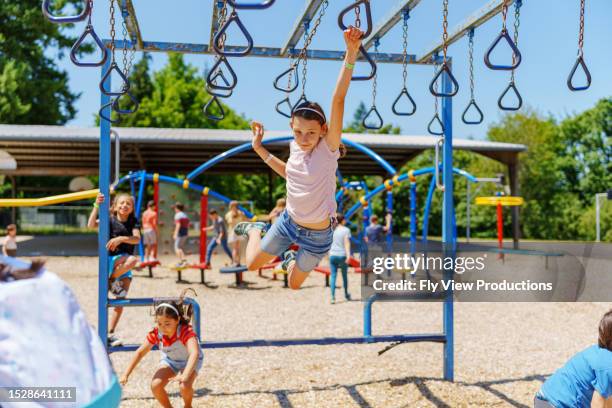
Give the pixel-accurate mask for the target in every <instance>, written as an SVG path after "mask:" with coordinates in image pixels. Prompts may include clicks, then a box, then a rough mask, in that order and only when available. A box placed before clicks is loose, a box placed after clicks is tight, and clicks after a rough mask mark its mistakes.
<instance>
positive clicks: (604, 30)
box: [58, 0, 612, 139]
mask: <svg viewBox="0 0 612 408" xmlns="http://www.w3.org/2000/svg"><path fill="white" fill-rule="evenodd" d="M396 1H397V0H372V8H373V19H374V21H377V20H379V19H380V18H382V17H383V16H384V15H386V14H387V13H388V12H389V9H390V8H391V7H392V6H393V5H394V4H396ZM486 2H487V0H478V1H475V0H463V1H450V5H449V27H450V28H451V29H452V27H454V26H455V25H456V24H458V23H459V22H460V21H462V20H464V19H465V18H466V17H467V16H469V15H470V14H471V13H472V12H474V11H475V10H477V9H478V8H480V7H482V6H483V5H484V4H485V3H486ZM213 3H214V2H213V0H208V1H195V0H182V1H180V2H178V3H177V4H176V5H173V6H172V7H169V6H168V5H169V2H167V1H161V0H134V4H135V8H136V14H137V16H138V20H139V22H140V27H141V31H142V33H143V37H144V39H145V40H150V41H175V42H190V43H206V42H207V41H208V36H209V30H210V20H211V9H212V4H213ZM349 3H350V2H349V1H348V0H331V1H330V6H329V8H328V10H327V14H326V16H325V17H324V19H323V22H322V24H321V27H320V28H319V30H318V33H317V36H316V37H315V39H314V41H313V43H312V46H311V47H312V48H313V49H331V50H341V49H342V47H343V42H342V36H341V32H340V30H339V29H338V27H337V25H336V20H337V15H338V12H339V11H340V10H341V9H342V8H344V7H346V5H348V4H349ZM441 3H442V1H441V0H422V1H421V3H420V4H419V6H418V7H417V8H416V9H415V10H414V11H413V12H412V14H411V18H410V20H409V31H408V33H409V40H408V52H409V53H412V54H417V55H419V54H421V53H422V52H423V51H424V50H425V49H426V48H428V47H429V46H430V45H431V44H432V43H434V42H435V41H436V40H437V39H439V38H440V37H441V29H442V24H441V18H442V13H441ZM579 3H580V2H579V1H578V0H573V1H570V0H557V1H553V0H539V1H535V0H526V1H524V5H523V8H522V13H521V25H520V38H519V48H520V50H521V53H522V55H523V62H522V64H521V66H520V67H519V69H518V70H517V74H516V83H517V87H518V89H519V90H520V91H521V93H522V95H523V99H524V101H525V106H527V107H529V108H532V109H535V110H537V111H538V112H540V113H542V114H551V115H553V116H554V117H556V118H563V117H565V116H567V115H568V114H572V113H576V112H580V111H583V110H585V109H588V108H590V107H592V106H593V105H594V104H595V103H596V101H597V100H598V99H600V98H602V97H607V96H611V95H612V70H611V69H610V67H611V66H612V52H610V42H611V40H612V24H611V22H612V20H611V19H610V16H611V15H612V2H610V1H606V0H591V1H587V3H586V4H587V6H586V17H585V19H586V32H585V48H584V50H585V51H584V52H585V60H586V62H587V64H588V66H589V69H590V71H591V75H592V77H593V83H592V86H591V88H590V89H589V90H588V91H584V92H571V91H569V89H568V88H567V86H566V84H565V82H566V79H567V75H568V73H569V71H570V69H571V67H572V65H573V63H574V61H575V58H576V49H577V41H578V17H579ZM303 4H304V2H303V1H299V0H277V2H276V4H274V6H272V7H271V8H269V9H267V10H264V11H241V12H240V16H241V19H242V20H243V22H244V24H245V25H246V26H247V27H248V29H249V30H250V32H251V33H252V36H253V38H254V39H255V43H256V44H257V45H260V46H275V47H279V46H280V45H281V44H282V43H283V42H284V41H285V40H286V38H287V36H288V33H289V31H290V30H291V27H292V26H293V24H294V22H295V20H296V18H297V14H298V13H299V12H300V11H301V9H302V8H303ZM94 5H95V8H94V26H95V28H96V31H97V32H98V33H100V37H102V38H108V30H109V25H108V16H109V12H108V6H107V5H108V2H106V1H105V2H100V1H96V2H95V3H94ZM509 14H510V13H509ZM509 18H510V24H512V21H513V17H510V16H509ZM500 26H501V17H500V16H497V17H495V18H493V19H492V20H489V21H488V22H487V23H485V24H484V25H482V26H481V27H479V28H478V29H477V30H476V37H475V55H474V60H475V75H476V99H477V102H478V104H479V105H480V107H481V109H482V111H483V112H484V115H485V120H484V122H483V124H481V125H477V126H468V125H464V124H463V123H462V122H461V120H460V115H461V113H462V111H463V109H464V108H465V106H466V105H467V103H468V101H469V82H468V59H467V38H464V39H461V40H459V41H458V42H456V43H455V44H453V45H452V46H451V47H450V48H449V55H450V56H452V58H453V63H454V68H453V72H454V74H455V76H456V77H457V79H458V81H459V83H460V87H461V88H460V92H459V94H458V95H457V96H456V97H455V98H453V108H454V122H453V126H454V134H455V137H456V138H466V137H474V138H476V139H480V138H483V137H484V136H485V135H486V131H487V128H488V126H490V125H491V124H492V123H494V122H496V121H498V120H499V119H500V118H501V116H502V114H503V112H501V111H500V110H499V109H498V107H497V98H498V97H499V95H500V94H501V92H502V91H503V90H504V89H505V87H506V85H507V82H508V75H509V74H508V73H507V72H500V71H491V70H489V69H488V68H486V67H485V65H484V63H483V55H484V52H485V50H486V48H487V47H488V46H489V44H490V43H491V42H492V40H493V39H494V38H495V36H496V35H497V33H498V32H499V29H500ZM82 29H83V27H82V25H78V26H77V27H76V28H75V30H77V31H80V30H82ZM117 31H118V35H119V36H120V33H121V30H120V27H119V28H118V30H117ZM232 34H234V33H233V32H230V35H229V38H230V40H228V43H231V44H234V43H240V40H235V41H232V40H231V38H237V36H233V35H232ZM401 42H402V36H401V24H398V25H396V26H395V27H394V28H393V29H392V30H391V31H390V32H389V33H387V35H386V36H385V37H383V38H382V39H381V43H380V51H383V52H401ZM137 58H139V54H138V55H137ZM166 60H167V57H166V56H165V55H164V54H161V53H154V54H153V68H154V69H155V70H157V69H160V68H161V67H163V65H164V64H165V62H166ZM186 60H187V61H188V62H189V63H191V64H193V65H195V66H197V67H198V68H201V69H202V70H203V69H204V68H205V67H206V66H210V65H211V64H212V60H213V57H212V56H203V55H195V56H187V57H186ZM58 63H59V65H60V66H61V67H63V68H65V69H66V70H68V72H69V75H70V87H71V89H72V90H73V91H75V92H80V93H81V94H82V95H81V98H80V99H79V101H78V103H77V108H78V114H77V117H76V118H75V119H74V120H73V121H71V122H70V123H69V124H70V125H75V126H91V125H92V124H93V115H94V113H95V112H97V110H98V108H99V101H100V97H99V91H98V82H99V79H100V71H99V69H96V68H78V67H75V66H73V65H72V64H71V62H70V60H69V59H67V58H65V59H62V60H59V61H58ZM231 64H232V67H233V68H234V69H235V71H236V73H237V74H238V77H239V85H238V87H237V89H235V91H234V94H233V96H232V97H231V98H230V99H228V100H226V103H227V104H229V105H230V106H231V107H232V108H234V109H235V110H236V111H238V112H240V113H244V114H245V116H246V117H247V118H251V119H257V120H260V121H262V122H263V123H264V124H265V126H266V128H267V129H275V130H282V129H287V128H288V121H287V119H286V118H284V117H282V116H280V115H279V114H278V113H276V112H275V111H274V106H275V105H276V103H277V102H278V101H280V100H281V99H282V98H284V94H283V93H281V92H279V91H277V90H275V89H274V88H273V87H272V81H273V79H274V78H275V77H276V76H277V75H278V74H279V73H280V72H282V71H284V70H285V69H286V68H287V66H288V62H287V60H285V59H271V58H241V59H232V60H231ZM308 68H309V69H308V75H309V76H308V84H307V89H306V94H307V96H308V98H309V99H310V100H314V101H318V102H320V103H321V104H322V105H323V106H324V107H325V109H326V110H328V107H329V102H330V98H331V92H332V90H333V87H334V85H335V81H336V78H337V74H338V70H339V68H340V63H339V62H335V61H333V62H330V61H310V62H309V64H308ZM378 72H379V74H378V92H377V94H378V96H377V104H378V106H379V111H380V112H381V114H382V116H383V119H384V120H385V123H393V124H394V125H398V126H400V127H401V129H402V134H413V135H420V134H426V133H427V132H426V128H427V123H428V122H429V120H430V119H431V117H432V115H433V105H434V102H433V97H432V96H431V94H430V93H429V90H428V85H429V81H430V80H431V78H432V67H431V66H420V65H410V66H409V67H408V86H409V91H410V93H411V95H412V96H413V98H414V99H415V101H416V103H417V106H418V108H417V113H416V114H415V115H414V116H411V117H398V116H395V115H393V113H392V112H391V104H392V102H393V100H394V99H395V98H396V96H397V94H398V93H399V91H400V89H401V81H402V77H401V65H399V64H389V65H387V64H386V65H382V64H381V65H379V71H378ZM371 86H372V83H371V81H368V82H353V83H352V84H351V88H350V90H349V95H348V99H347V107H346V112H347V117H346V118H345V119H349V117H352V114H353V112H354V110H355V108H356V107H357V105H358V104H359V102H360V101H364V102H365V103H366V105H367V106H369V105H370V101H371V91H372V89H371ZM296 93H297V91H296ZM293 95H295V93H294V94H293ZM297 96H298V95H295V96H293V97H292V99H293V100H294V101H295V99H297Z"/></svg>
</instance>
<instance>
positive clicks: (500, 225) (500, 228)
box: [497, 202, 504, 259]
mask: <svg viewBox="0 0 612 408" xmlns="http://www.w3.org/2000/svg"><path fill="white" fill-rule="evenodd" d="M497 243H498V247H499V249H500V252H499V254H497V259H503V258H504V253H503V252H501V250H502V249H503V247H504V217H503V211H502V205H501V202H498V203H497Z"/></svg>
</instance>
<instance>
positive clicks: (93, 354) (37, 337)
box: [0, 257, 115, 408]
mask: <svg viewBox="0 0 612 408" xmlns="http://www.w3.org/2000/svg"><path fill="white" fill-rule="evenodd" d="M2 262H4V263H6V264H8V265H11V266H12V267H15V268H27V267H28V264H26V263H25V262H22V261H19V260H17V259H14V258H7V257H2ZM41 294H44V296H41ZM0 350H2V352H1V353H0V384H2V386H3V387H37V386H41V385H46V386H54V387H76V400H77V401H76V403H74V402H72V403H42V402H41V403H35V402H29V403H15V404H12V403H8V402H2V404H1V405H2V406H3V407H11V408H22V407H23V408H42V407H60V406H61V407H71V408H72V407H80V406H83V405H86V404H87V403H88V402H90V401H91V400H92V399H93V398H95V397H96V396H98V395H100V394H102V393H104V392H105V391H107V390H108V389H109V388H110V386H111V384H112V382H113V378H114V376H115V374H114V372H113V368H112V367H111V365H110V361H109V359H108V355H107V354H106V350H105V348H104V346H103V345H102V342H101V341H100V338H99V337H98V334H97V333H96V331H95V330H94V329H93V328H92V327H91V326H90V325H89V323H88V322H87V319H86V318H85V313H83V310H81V308H80V306H79V304H78V302H77V300H76V298H75V296H74V294H73V293H72V291H71V290H70V288H69V287H68V285H66V284H65V283H64V282H63V281H62V280H61V279H60V278H58V277H57V275H55V274H54V273H52V272H48V271H46V270H43V271H42V272H40V273H39V275H38V276H36V277H34V278H31V279H23V280H18V281H12V282H0Z"/></svg>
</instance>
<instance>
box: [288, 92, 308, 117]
mask: <svg viewBox="0 0 612 408" xmlns="http://www.w3.org/2000/svg"><path fill="white" fill-rule="evenodd" d="M308 102H309V101H308V99H307V98H306V95H304V94H302V96H300V99H298V100H297V102H296V103H295V104H294V105H293V108H291V113H293V111H295V109H296V108H297V107H299V106H300V105H301V104H303V103H308Z"/></svg>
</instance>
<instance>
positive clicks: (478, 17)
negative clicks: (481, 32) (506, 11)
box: [417, 0, 514, 63]
mask: <svg viewBox="0 0 612 408" xmlns="http://www.w3.org/2000/svg"><path fill="white" fill-rule="evenodd" d="M512 3H514V0H510V1H509V2H508V5H511V4H512ZM503 5H504V0H491V1H489V2H488V3H487V4H486V5H485V6H484V7H482V8H481V9H480V10H478V11H476V12H475V13H473V14H472V15H471V16H469V17H468V18H467V19H465V20H464V21H463V22H462V23H460V24H458V25H457V26H455V28H454V29H453V30H452V31H451V33H450V34H449V36H448V42H447V44H448V45H451V44H452V43H454V42H455V41H457V40H459V39H460V38H462V37H463V36H464V35H465V34H466V33H467V32H468V31H470V30H471V29H473V28H477V27H478V26H480V25H482V24H484V23H486V22H487V21H489V20H490V19H491V18H493V17H495V16H496V15H497V14H499V13H500V12H501V10H502V6H503ZM443 46H444V44H443V43H442V42H441V41H440V42H438V43H436V44H435V45H434V46H432V47H430V48H429V50H428V51H427V52H425V53H423V54H422V55H421V56H420V57H419V58H418V60H417V61H418V62H419V63H423V62H424V61H430V60H431V58H432V57H433V56H434V55H435V54H436V53H437V52H439V51H440V50H441V49H442V47H443Z"/></svg>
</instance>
